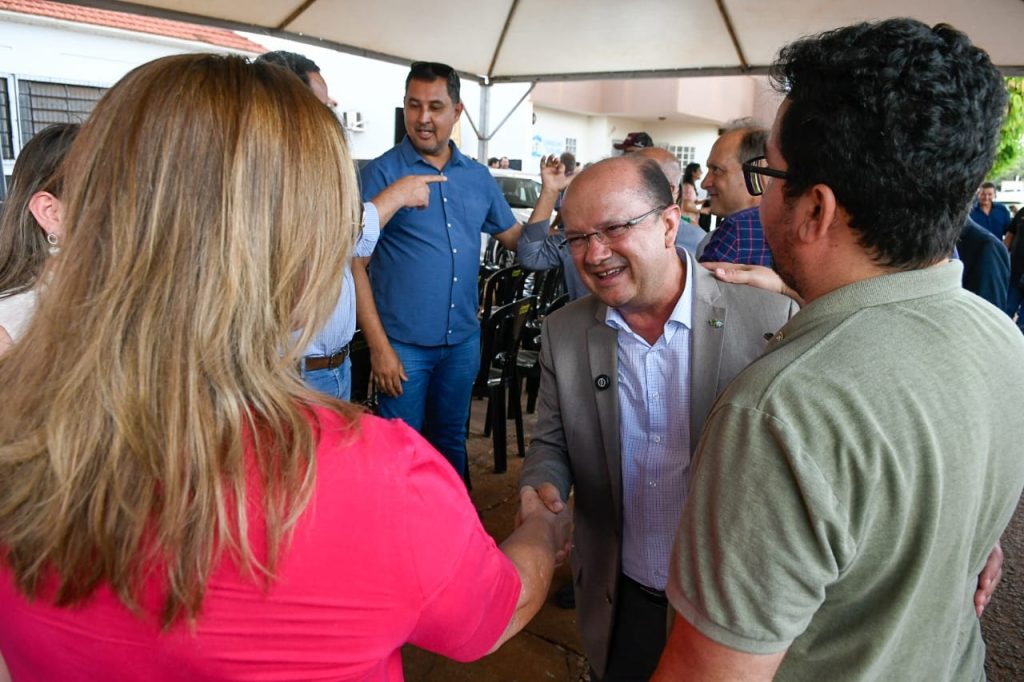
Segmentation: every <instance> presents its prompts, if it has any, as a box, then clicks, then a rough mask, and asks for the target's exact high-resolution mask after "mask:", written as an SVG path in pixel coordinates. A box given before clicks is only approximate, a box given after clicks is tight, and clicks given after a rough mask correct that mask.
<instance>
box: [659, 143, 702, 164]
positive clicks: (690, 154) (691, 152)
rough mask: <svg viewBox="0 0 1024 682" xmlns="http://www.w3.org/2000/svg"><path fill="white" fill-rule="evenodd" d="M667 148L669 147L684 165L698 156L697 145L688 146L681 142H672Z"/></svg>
mask: <svg viewBox="0 0 1024 682" xmlns="http://www.w3.org/2000/svg"><path fill="white" fill-rule="evenodd" d="M665 148H666V149H668V150H669V151H670V152H672V153H673V154H675V157H676V158H677V159H679V163H680V164H682V165H683V166H686V164H688V163H692V162H693V161H694V159H695V158H696V157H697V148H696V147H688V146H685V145H679V144H670V145H667V146H666V147H665Z"/></svg>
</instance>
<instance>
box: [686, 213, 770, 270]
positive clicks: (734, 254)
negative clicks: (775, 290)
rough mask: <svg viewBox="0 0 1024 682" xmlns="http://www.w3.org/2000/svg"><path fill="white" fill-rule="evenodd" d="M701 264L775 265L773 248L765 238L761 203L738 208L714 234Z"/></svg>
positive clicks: (702, 255) (701, 256)
mask: <svg viewBox="0 0 1024 682" xmlns="http://www.w3.org/2000/svg"><path fill="white" fill-rule="evenodd" d="M700 262H701V263H710V262H723V263H744V264H746V265H764V266H767V267H769V268H770V267H771V266H772V250H771V249H769V248H768V242H766V241H765V240H764V229H762V227H761V214H760V212H759V211H758V208H757V206H754V207H753V208H745V209H743V210H742V211H736V212H735V213H733V214H732V215H731V216H729V217H728V218H726V219H725V220H723V221H722V224H721V225H719V226H718V229H717V230H715V231H714V232H712V233H711V236H710V237H709V238H708V243H707V246H705V247H704V251H703V252H701V254H700Z"/></svg>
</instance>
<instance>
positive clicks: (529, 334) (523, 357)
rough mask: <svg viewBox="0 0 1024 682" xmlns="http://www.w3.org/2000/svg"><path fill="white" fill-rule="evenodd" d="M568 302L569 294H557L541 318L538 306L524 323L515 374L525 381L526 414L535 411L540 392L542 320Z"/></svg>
mask: <svg viewBox="0 0 1024 682" xmlns="http://www.w3.org/2000/svg"><path fill="white" fill-rule="evenodd" d="M568 302H569V294H568V293H562V294H559V295H558V296H557V297H556V298H555V300H553V301H551V302H550V303H549V304H548V306H547V310H545V312H544V315H543V317H542V316H541V314H540V306H539V304H538V310H537V315H536V316H535V317H534V319H532V320H530V321H529V322H527V323H526V330H525V331H524V332H523V340H522V344H521V348H520V350H519V353H518V354H517V355H516V364H517V367H516V369H517V372H518V374H519V378H520V379H525V380H526V413H527V414H533V413H534V411H535V410H536V409H537V393H538V392H539V391H540V339H541V335H540V331H541V327H542V326H543V324H544V318H545V317H547V316H548V315H550V314H551V313H553V312H555V311H556V310H558V309H559V308H561V307H562V306H564V305H565V304H566V303H568ZM515 390H516V399H518V396H519V383H518V382H517V383H516V387H515Z"/></svg>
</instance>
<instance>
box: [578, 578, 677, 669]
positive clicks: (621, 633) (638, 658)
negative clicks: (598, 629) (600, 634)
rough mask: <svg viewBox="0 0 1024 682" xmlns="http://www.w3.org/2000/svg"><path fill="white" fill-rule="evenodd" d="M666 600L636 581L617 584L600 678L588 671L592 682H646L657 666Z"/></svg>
mask: <svg viewBox="0 0 1024 682" xmlns="http://www.w3.org/2000/svg"><path fill="white" fill-rule="evenodd" d="M667 626H668V600H667V599H665V596H664V594H661V593H658V594H651V593H650V591H649V590H648V589H647V588H645V587H643V586H642V585H640V584H639V583H637V582H636V581H634V580H632V579H630V578H627V577H626V576H625V575H623V576H622V578H621V580H620V581H619V597H618V604H617V605H616V609H615V625H614V626H613V627H612V641H611V645H610V646H609V647H608V665H607V666H606V667H605V673H604V677H601V678H598V677H597V676H596V675H594V674H593V671H591V679H592V680H594V682H646V681H647V680H649V679H650V678H651V675H653V674H654V669H655V668H657V667H658V659H660V658H661V652H662V650H663V649H664V648H665V638H666V634H667V629H668V627H667Z"/></svg>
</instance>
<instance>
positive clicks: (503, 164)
mask: <svg viewBox="0 0 1024 682" xmlns="http://www.w3.org/2000/svg"><path fill="white" fill-rule="evenodd" d="M498 167H499V168H508V167H509V161H508V157H507V156H503V157H501V160H500V161H498Z"/></svg>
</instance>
